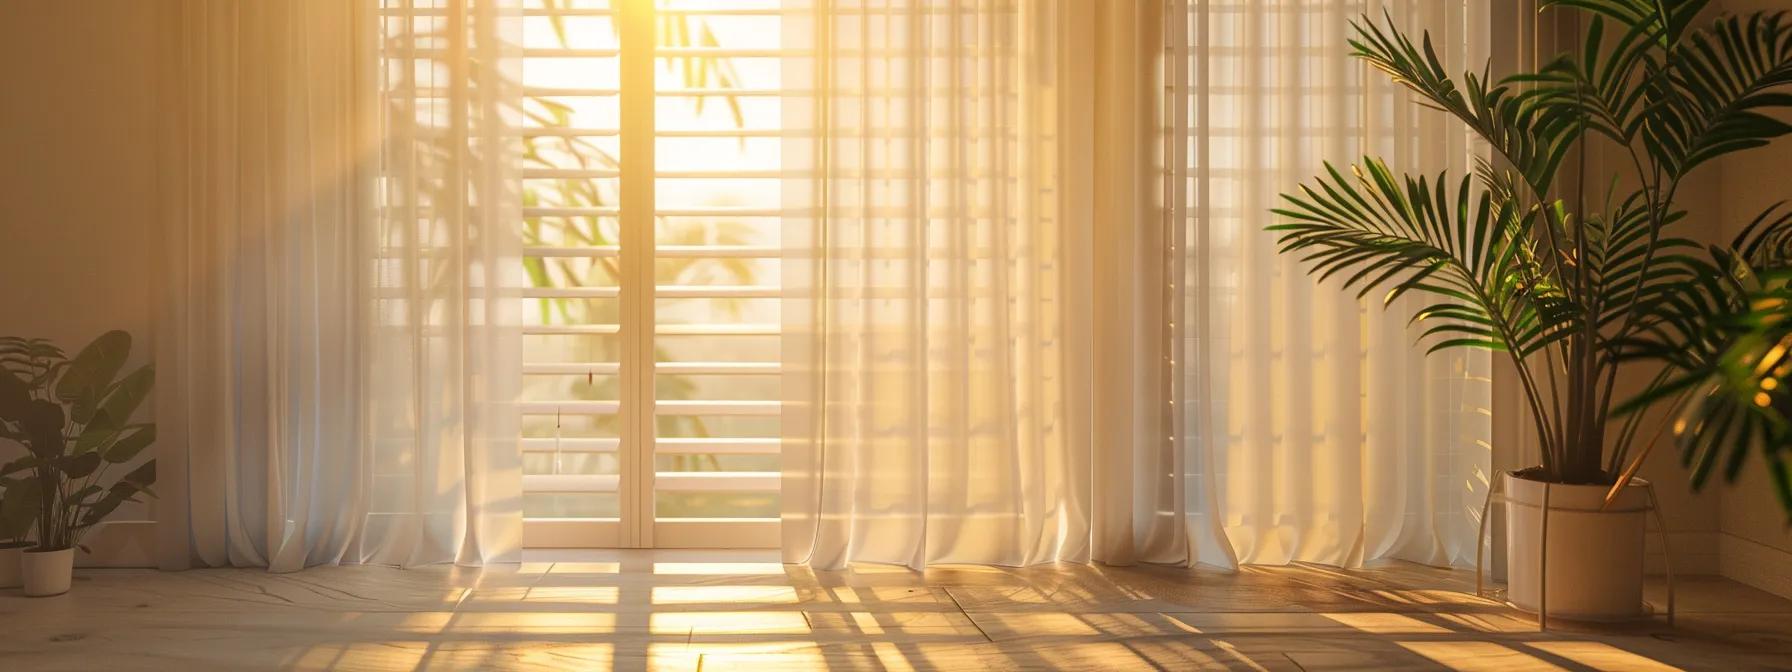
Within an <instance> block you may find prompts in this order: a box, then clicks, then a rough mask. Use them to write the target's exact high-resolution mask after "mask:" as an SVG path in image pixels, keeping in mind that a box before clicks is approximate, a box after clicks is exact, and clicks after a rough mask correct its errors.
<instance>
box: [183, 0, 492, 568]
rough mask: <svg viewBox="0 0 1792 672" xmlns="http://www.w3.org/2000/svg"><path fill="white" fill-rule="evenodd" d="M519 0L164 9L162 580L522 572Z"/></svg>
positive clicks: (203, 4)
mask: <svg viewBox="0 0 1792 672" xmlns="http://www.w3.org/2000/svg"><path fill="white" fill-rule="evenodd" d="M510 4H511V3H509V2H498V1H480V0H467V1H466V2H462V3H458V4H456V5H455V6H454V7H452V8H434V9H430V10H427V11H420V12H417V15H416V16H405V15H403V14H402V12H401V11H388V10H387V9H382V8H381V7H380V6H379V5H378V4H376V3H366V2H359V1H356V0H327V1H310V0H308V1H303V2H301V1H298V0H278V1H276V0H269V1H265V2H248V1H233V0H212V1H206V0H188V1H184V2H172V3H168V5H167V6H166V8H165V10H164V14H163V16H162V20H163V22H164V24H163V28H164V30H165V31H166V33H167V38H168V44H169V45H170V46H169V47H168V48H167V51H166V55H167V56H168V57H169V58H170V63H171V64H172V66H171V67H170V69H169V71H168V72H167V73H166V74H167V76H168V78H169V82H168V83H169V86H167V87H164V90H166V91H167V92H168V93H169V96H170V97H169V100H168V105H167V109H166V110H165V113H166V114H168V115H169V118H171V119H173V121H170V122H166V123H164V124H163V127H162V128H163V129H164V137H163V138H161V142H162V143H163V145H162V146H163V150H164V151H163V152H162V155H163V156H164V161H165V162H166V163H165V170H166V171H167V172H168V173H169V174H170V175H175V176H178V177H177V178H175V181H177V182H178V183H179V185H180V188H179V190H178V191H175V192H173V193H171V194H170V195H169V197H168V201H167V202H166V203H164V208H165V210H164V214H165V216H166V218H167V220H168V222H167V230H168V237H167V239H166V241H167V242H166V249H165V254H164V259H165V260H166V261H167V264H166V266H165V267H164V272H163V278H162V281H163V282H164V285H165V291H164V296H165V298H166V305H165V306H164V309H163V310H162V311H161V314H162V316H163V318H162V320H161V322H160V324H159V325H158V336H157V347H158V368H159V369H160V370H161V372H162V385H161V388H160V390H159V393H158V397H157V408H156V413H157V422H158V425H159V428H160V429H161V431H162V435H161V440H160V441H159V443H158V451H159V452H158V458H159V460H160V463H161V465H162V469H163V472H164V473H163V485H162V488H161V489H162V493H161V494H162V497H161V499H160V500H159V501H158V511H157V512H158V518H159V519H160V521H161V525H160V534H161V543H160V546H161V549H160V551H159V554H160V555H161V558H162V564H163V566H165V567H168V568H184V567H188V566H193V565H201V566H226V565H234V566H267V567H269V568H270V569H273V570H275V571H287V570H292V569H297V568H300V567H304V566H309V565H316V564H328V563H341V562H381V563H392V564H419V563H427V562H444V561H454V562H463V563H478V562H502V561H514V560H516V558H517V553H518V543H519V542H518V540H519V538H520V525H521V513H520V501H519V500H520V475H519V471H520V469H519V465H518V463H519V462H520V457H519V456H518V455H517V453H516V449H515V441H516V439H515V432H514V431H512V430H513V425H512V424H511V423H513V422H514V420H513V413H514V411H513V409H511V408H510V407H509V403H510V400H511V399H512V397H513V395H514V390H513V389H511V386H512V385H513V381H514V379H515V376H514V375H511V374H513V373H514V371H515V367H514V352H515V349H516V348H515V346H514V343H512V342H511V340H512V339H514V338H516V336H515V333H516V332H515V328H514V325H515V324H516V321H515V312H516V309H515V306H514V305H511V304H513V303H515V300H514V297H515V296H516V295H515V294H514V292H513V291H512V290H511V289H508V287H511V286H513V285H509V284H507V283H510V282H511V281H512V280H514V278H513V277H510V276H511V275H512V274H511V272H510V271H509V270H508V269H511V268H513V267H515V268H520V264H519V263H516V262H517V252H516V250H515V248H514V241H513V240H512V235H511V230H510V229H511V227H512V226H513V224H514V222H515V221H517V218H516V212H515V210H514V208H515V206H516V203H515V198H514V194H512V193H510V192H511V191H512V188H511V187H509V186H508V185H509V184H511V181H510V180H508V179H507V178H506V174H505V170H506V169H505V166H507V165H508V164H509V156H510V155H511V152H512V150H511V149H510V148H508V147H507V146H506V142H507V140H506V139H505V138H506V134H504V133H503V132H502V128H503V126H504V124H505V123H506V121H505V116H506V114H508V110H509V109H512V108H513V106H511V105H509V104H508V103H507V102H506V99H507V97H509V96H511V95H514V94H515V92H514V91H512V90H511V89H512V88H513V87H511V86H509V85H508V84H507V82H513V81H514V76H512V77H510V78H509V79H506V76H505V75H506V73H505V71H504V70H503V69H504V68H505V67H507V66H510V65H514V60H515V59H514V58H510V56H509V54H508V52H509V50H510V49H509V46H508V45H510V44H516V42H515V41H512V40H509V39H507V37H506V35H505V31H506V30H510V29H514V28H515V26H512V25H510V24H512V23H514V21H515V19H514V18H512V17H511V16H510V12H511V11H512V10H511V9H510V8H509V5H510ZM389 9H392V10H397V9H401V8H389ZM519 272H520V271H519ZM500 372H502V373H501V374H500Z"/></svg>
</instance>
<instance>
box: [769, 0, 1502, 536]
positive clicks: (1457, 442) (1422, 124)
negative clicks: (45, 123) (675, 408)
mask: <svg viewBox="0 0 1792 672" xmlns="http://www.w3.org/2000/svg"><path fill="white" fill-rule="evenodd" d="M789 4H796V5H800V6H794V7H790V8H789V9H788V10H787V14H786V21H785V25H784V33H783V39H784V40H785V42H786V44H788V45H790V46H791V48H792V49H793V50H799V51H807V52H809V53H813V54H815V56H814V57H812V58H787V59H786V64H787V66H786V70H785V81H784V85H785V86H786V87H787V88H788V89H791V90H793V91H794V92H795V93H791V94H787V96H786V98H785V100H784V113H785V117H786V127H787V130H789V131H793V133H791V137H790V138H789V139H787V140H786V142H785V147H784V155H783V161H784V165H785V166H786V169H787V171H790V172H789V176H788V179H787V180H786V181H785V185H786V186H785V189H786V191H785V194H784V202H785V203H786V205H787V207H788V208H790V210H789V211H788V212H787V213H786V218H785V220H786V223H787V226H786V230H785V247H786V250H787V252H786V257H785V260H784V264H785V274H786V278H785V286H786V288H787V290H788V291H789V292H790V294H789V297H788V300H787V301H786V303H785V308H784V315H785V320H786V324H785V329H786V350H785V358H784V361H785V366H786V369H787V374H786V376H785V381H784V391H785V397H786V406H785V408H786V411H785V417H784V421H785V422H784V427H785V433H786V436H785V438H786V453H785V459H786V468H785V480H784V485H785V490H784V502H785V508H786V510H785V515H784V520H785V525H784V534H785V538H784V550H785V557H786V559H787V560H789V561H792V562H803V561H807V562H811V563H813V564H815V565H817V566H820V567H837V566H840V565H842V564H844V563H846V562H850V561H878V562H896V563H904V564H907V565H910V566H920V565H924V564H927V563H931V562H980V563H995V564H1012V565H1019V564H1029V563H1036V562H1048V561H1054V560H1070V561H1077V560H1099V561H1103V562H1109V563H1117V564H1125V563H1131V562H1139V561H1144V562H1164V563H1177V564H1182V563H1195V562H1203V563H1210V564H1218V565H1225V566H1230V565H1235V564H1237V563H1239V562H1252V563H1285V562H1295V561H1311V562H1322V563H1328V564H1336V565H1356V564H1360V563H1363V562H1367V561H1370V560H1375V559H1380V558H1405V559H1411V560H1417V561H1421V562H1429V563H1434V564H1449V563H1462V562H1464V561H1465V560H1466V559H1467V558H1472V557H1473V554H1474V548H1473V534H1474V525H1475V522H1476V521H1475V520H1474V518H1473V516H1474V514H1475V510H1476V508H1477V505H1478V502H1479V501H1480V497H1481V493H1483V492H1484V488H1485V484H1486V471H1487V468H1488V467H1487V465H1488V459H1489V454H1488V445H1487V440H1488V437H1489V435H1490V426H1489V419H1488V417H1487V415H1486V409H1487V407H1488V403H1487V397H1488V395H1489V392H1490V389H1489V387H1490V385H1489V373H1488V366H1489V365H1488V358H1487V357H1486V356H1485V355H1483V354H1476V353H1451V354H1443V355H1434V356H1432V357H1429V358H1427V357H1425V356H1424V355H1423V354H1422V353H1423V347H1422V346H1417V345H1415V340H1414V337H1415V336H1416V334H1417V332H1415V331H1413V330H1411V329H1409V328H1408V327H1407V326H1406V322H1407V318H1408V317H1409V316H1410V314H1411V311H1412V310H1413V309H1414V308H1415V305H1414V304H1413V303H1412V301H1411V300H1408V301H1405V302H1402V303H1399V304H1396V305H1395V306H1393V307H1391V308H1389V309H1386V310H1384V309H1383V308H1382V307H1381V306H1380V305H1379V303H1377V302H1372V301H1363V300H1358V299H1357V298H1356V297H1355V296H1354V295H1353V294H1349V293H1345V292H1343V291H1341V290H1339V289H1338V288H1336V287H1335V286H1333V285H1324V286H1321V285H1319V284H1317V283H1316V282H1315V281H1314V280H1312V279H1311V278H1309V277H1308V276H1307V275H1306V274H1305V273H1303V272H1302V270H1301V266H1300V264H1299V262H1298V260H1297V259H1295V258H1292V257H1283V256H1280V255H1277V254H1276V253H1275V250H1274V237H1273V235H1272V234H1269V233H1265V232H1264V231H1263V227H1264V226H1266V225H1268V224H1269V223H1271V222H1272V221H1273V215H1271V214H1269V212H1268V210H1269V209H1270V208H1271V207H1274V206H1276V205H1277V202H1276V199H1277V194H1278V193H1279V192H1281V191H1283V190H1288V189H1292V188H1295V187H1296V185H1298V184H1300V183H1301V182H1302V181H1303V180H1306V179H1308V178H1309V177H1310V176H1311V175H1313V174H1315V173H1316V172H1317V171H1319V170H1321V165H1322V162H1323V161H1325V160H1332V161H1334V162H1343V163H1348V162H1351V161H1353V160H1354V157H1356V156H1358V155H1360V154H1362V153H1366V152H1369V153H1377V154H1381V155H1384V156H1387V157H1388V158H1389V160H1390V161H1391V162H1392V163H1394V164H1396V165H1399V166H1401V167H1403V168H1407V169H1411V170H1414V171H1418V172H1430V173H1435V172H1436V171H1438V170H1442V169H1445V168H1449V169H1451V170H1452V171H1456V173H1455V174H1458V175H1460V174H1461V172H1460V171H1462V170H1466V169H1467V168H1468V167H1469V165H1470V156H1471V155H1470V152H1471V149H1472V146H1471V144H1470V143H1469V141H1468V138H1467V136H1466V134H1465V133H1464V132H1462V131H1461V129H1460V126H1459V125H1457V124H1454V123H1452V122H1450V121H1449V120H1448V119H1445V118H1442V117H1440V116H1438V115H1436V114H1432V113H1428V112H1427V111H1425V110H1422V109H1419V108H1416V107H1414V106H1412V105H1411V104H1410V103H1409V102H1408V101H1407V97H1406V95H1405V93H1404V92H1403V91H1401V90H1399V89H1397V88H1396V87H1394V86H1393V85H1391V84H1388V83H1386V82H1385V79H1383V78H1381V77H1379V76H1377V75H1373V73H1369V72H1368V71H1367V69H1366V67H1365V66H1364V65H1363V64H1361V63H1360V62H1358V61H1355V60H1353V59H1351V58H1350V57H1349V55H1348V54H1349V48H1348V46H1347V45H1346V44H1345V39H1346V37H1347V35H1348V31H1349V21H1350V20H1351V19H1353V18H1356V17H1357V16H1358V15H1359V14H1361V13H1367V14H1369V15H1371V16H1374V17H1376V18H1377V19H1380V17H1381V16H1382V12H1383V11H1384V10H1386V11H1388V12H1389V13H1390V14H1391V15H1392V17H1393V19H1394V20H1395V21H1397V22H1400V24H1401V25H1402V26H1403V27H1406V28H1408V29H1412V28H1417V27H1421V26H1423V27H1429V28H1431V29H1432V31H1433V36H1434V40H1435V42H1436V44H1437V45H1438V49H1439V50H1440V53H1441V54H1442V55H1443V56H1444V57H1445V58H1446V59H1447V60H1448V61H1449V62H1450V63H1451V65H1452V67H1453V68H1456V69H1462V68H1465V67H1471V66H1473V67H1475V68H1476V69H1478V65H1476V64H1479V63H1480V62H1482V59H1483V58H1484V56H1485V44H1484V43H1485V38H1484V37H1483V36H1482V33H1481V32H1480V30H1481V29H1482V27H1483V26H1485V13H1486V11H1487V10H1486V0H1423V1H1418V0H1414V1H1406V2H1381V1H1370V2H1356V3H1337V2H1329V1H1325V2H1322V1H1318V0H1304V1H1295V0H1265V1H1262V2H1257V1H1255V0H1253V1H1251V2H1243V1H1235V2H1203V1H1199V0H1171V1H1170V2H1165V3H1162V4H1159V3H1099V2H1088V1H1086V0H1058V1H1052V0H1038V1H1018V2H1016V1H1001V0H989V1H984V2H977V1H962V0H961V1H958V2H948V1H944V0H940V1H930V0H908V1H901V0H889V1H879V2H869V1H864V2H857V1H848V0H841V1H837V2H823V1H821V0H815V1H814V2H807V3H787V6H789ZM1166 83H1167V84H1168V87H1165V84H1166ZM1164 91H1168V92H1169V95H1167V96H1166V95H1164V93H1163V92H1164ZM1371 304H1373V305H1371Z"/></svg>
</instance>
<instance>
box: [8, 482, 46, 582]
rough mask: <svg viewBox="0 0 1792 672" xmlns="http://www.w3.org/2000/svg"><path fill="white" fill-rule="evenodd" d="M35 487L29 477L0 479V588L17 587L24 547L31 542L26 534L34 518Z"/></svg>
mask: <svg viewBox="0 0 1792 672" xmlns="http://www.w3.org/2000/svg"><path fill="white" fill-rule="evenodd" d="M36 486H37V482H36V481H32V480H26V479H18V478H0V588H17V587H19V585H20V581H21V579H20V578H19V567H20V565H21V564H22V563H23V562H24V561H25V549H27V548H30V547H31V546H34V545H35V544H34V543H33V542H31V541H30V540H28V539H27V538H26V536H27V534H28V533H30V531H31V523H32V521H34V520H36V519H37V505H38V493H37V487H36Z"/></svg>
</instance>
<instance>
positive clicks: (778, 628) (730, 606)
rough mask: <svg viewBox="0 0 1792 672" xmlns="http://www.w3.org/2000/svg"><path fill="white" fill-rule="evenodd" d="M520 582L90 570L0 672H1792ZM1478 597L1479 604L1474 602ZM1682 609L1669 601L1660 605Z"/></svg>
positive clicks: (1732, 593) (1181, 574)
mask: <svg viewBox="0 0 1792 672" xmlns="http://www.w3.org/2000/svg"><path fill="white" fill-rule="evenodd" d="M531 560H532V561H531V562H528V563H525V564H524V565H523V566H522V567H521V568H516V567H512V568H509V569H506V570H487V571H474V570H467V569H456V568H451V567H431V568H424V569H412V570H400V569H392V568H385V567H329V568H318V569H313V570H309V571H305V572H300V573H295V574H268V573H266V572H264V571H258V570H203V571H189V572H180V573H160V572H154V571H148V570H143V571H136V570H83V571H82V572H80V576H79V577H78V579H77V583H76V586H75V590H74V592H72V593H70V594H68V595H64V596H61V597H56V598H47V599H29V598H24V597H21V596H20V595H19V593H18V591H17V590H9V591H0V669H4V670H34V671H36V670H102V669H109V670H135V669H162V670H211V669H275V668H281V669H289V668H291V669H325V668H328V669H381V670H387V669H389V670H412V669H431V670H435V669H579V670H590V669H612V668H614V669H636V670H638V669H674V670H679V669H706V670H723V669H812V668H814V669H821V668H825V669H842V670H880V669H889V670H906V669H950V670H968V669H1103V670H1120V669H1161V670H1185V669H1197V668H1228V669H1234V668H1235V669H1257V670H1261V669H1268V670H1318V669H1374V670H1389V669H1459V670H1494V669H1498V670H1507V669H1527V668H1538V669H1569V670H1574V669H1611V670H1650V669H1673V668H1683V669H1710V670H1745V669H1773V668H1776V667H1777V668H1779V669H1787V668H1788V666H1792V602H1788V601H1785V600H1781V599H1778V598H1775V597H1772V596H1770V595H1767V594H1766V593H1762V592H1760V591H1756V590H1753V589H1750V588H1746V587H1744V586H1741V585H1739V584H1736V583H1732V582H1729V581H1725V580H1722V579H1715V578H1695V579H1690V580H1683V581H1682V583H1681V591H1680V599H1679V625H1678V627H1673V628H1670V627H1668V626H1667V625H1666V624H1665V622H1663V621H1662V620H1660V619H1657V620H1654V621H1649V622H1643V623H1636V624H1629V625H1623V626H1602V627H1590V626H1585V625H1578V626H1576V625H1568V624H1563V626H1564V627H1562V628H1561V629H1559V630H1556V631H1554V632H1551V633H1548V634H1539V633H1537V632H1536V626H1535V623H1534V622H1533V621H1532V620H1531V619H1530V618H1529V617H1527V616H1525V615H1523V614H1519V613H1516V612H1514V611H1512V610H1510V609H1507V608H1505V607H1502V606H1500V605H1498V604H1496V603H1494V602H1490V601H1485V600H1480V599H1476V598H1475V597H1473V596H1472V590H1473V576H1472V574H1470V573H1469V572H1463V571H1447V570H1438V569H1432V568H1426V567H1420V566H1416V565H1405V564H1397V565H1390V566H1387V567H1380V568H1375V569H1368V570H1360V571H1340V570H1336V569H1331V568H1323V567H1311V566H1297V567H1285V568H1247V569H1245V570H1243V571H1240V572H1237V573H1231V574H1229V573H1223V572H1219V571H1214V570H1206V569H1197V570H1185V569H1174V568H1165V567H1133V568H1115V567H1102V566H1087V565H1057V566H1046V567H1034V568H1027V569H1002V568H988V567H939V568H933V569H929V570H928V571H927V572H926V573H925V574H917V573H914V572H910V571H908V570H907V569H904V568H900V567H886V566H861V567H856V568H854V569H853V570H851V571H844V572H815V571H811V570H809V569H807V568H804V567H797V566H784V565H780V564H777V563H776V562H775V560H774V558H772V557H770V556H743V555H742V554H739V553H730V554H715V553H694V552H688V551H687V552H669V551H659V552H654V551H629V552H607V553H592V552H581V553H577V554H573V553H551V552H550V553H538V554H535V555H534V556H533V557H532V558H531ZM1465 591H1466V592H1465ZM1664 596H1665V593H1664V592H1663V591H1662V590H1661V586H1660V585H1655V586H1653V587H1652V588H1651V599H1652V600H1655V601H1656V603H1657V604H1660V601H1661V599H1662V598H1663V597H1664Z"/></svg>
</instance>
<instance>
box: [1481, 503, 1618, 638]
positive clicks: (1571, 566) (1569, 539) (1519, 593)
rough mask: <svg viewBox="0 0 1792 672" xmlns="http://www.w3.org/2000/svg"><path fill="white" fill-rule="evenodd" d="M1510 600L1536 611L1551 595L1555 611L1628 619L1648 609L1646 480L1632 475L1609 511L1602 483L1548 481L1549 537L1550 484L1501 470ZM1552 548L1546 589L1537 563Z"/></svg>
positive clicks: (1556, 614)
mask: <svg viewBox="0 0 1792 672" xmlns="http://www.w3.org/2000/svg"><path fill="white" fill-rule="evenodd" d="M1502 478H1504V479H1506V480H1505V488H1504V489H1505V493H1506V497H1505V506H1506V521H1507V534H1506V582H1507V583H1506V599H1507V600H1509V601H1511V602H1512V604H1513V605H1514V606H1516V607H1518V608H1520V609H1524V610H1526V611H1529V612H1532V613H1535V612H1536V611H1537V605H1538V604H1539V603H1540V602H1542V601H1543V598H1544V597H1547V601H1548V605H1549V616H1550V618H1568V619H1580V620H1608V621H1609V620H1623V619H1629V618H1636V617H1639V616H1642V615H1644V612H1643V533H1644V531H1645V530H1646V529H1647V523H1646V520H1645V517H1646V516H1648V514H1649V492H1648V482H1647V481H1644V480H1643V479H1640V478H1638V479H1632V481H1631V483H1630V485H1628V486H1626V487H1625V488H1624V491H1623V492H1622V493H1620V494H1619V496H1618V499H1617V501H1614V502H1612V505H1611V506H1610V507H1608V508H1606V510H1604V511H1601V510H1600V505H1601V504H1602V503H1603V502H1604V501H1605V494H1606V492H1607V490H1608V488H1607V487H1606V486H1602V485H1561V484H1552V485H1549V486H1548V488H1547V489H1548V498H1549V537H1548V540H1547V544H1546V543H1545V540H1544V538H1543V536H1542V535H1543V515H1542V513H1543V505H1544V491H1545V484H1544V483H1543V482H1541V481H1533V480H1528V479H1525V478H1520V477H1518V476H1516V475H1513V474H1510V473H1507V474H1503V475H1502ZM1545 546H1547V547H1548V554H1549V557H1548V574H1547V577H1548V581H1549V584H1548V586H1547V592H1545V589H1546V587H1545V586H1543V584H1542V581H1543V578H1544V573H1543V570H1544V568H1543V566H1542V563H1541V562H1540V559H1541V555H1542V553H1543V552H1544V547H1545Z"/></svg>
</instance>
